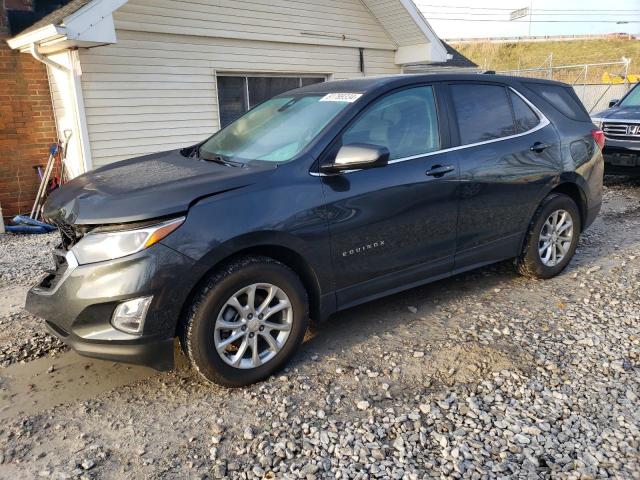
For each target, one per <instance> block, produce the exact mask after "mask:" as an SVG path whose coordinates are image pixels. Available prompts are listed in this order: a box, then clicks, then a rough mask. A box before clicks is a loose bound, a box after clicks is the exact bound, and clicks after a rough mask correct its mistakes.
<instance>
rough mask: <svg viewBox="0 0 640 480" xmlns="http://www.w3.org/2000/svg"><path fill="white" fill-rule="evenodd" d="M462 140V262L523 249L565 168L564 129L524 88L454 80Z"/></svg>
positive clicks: (478, 262)
mask: <svg viewBox="0 0 640 480" xmlns="http://www.w3.org/2000/svg"><path fill="white" fill-rule="evenodd" d="M449 92H450V99H451V102H452V111H453V115H454V117H455V122H454V123H455V124H456V125H457V127H458V128H457V132H455V136H456V137H457V138H456V141H457V143H458V145H459V147H458V149H457V152H458V155H459V165H460V176H459V180H460V189H459V198H460V204H459V205H460V211H459V219H458V237H457V252H456V258H455V269H465V268H469V267H470V266H479V265H482V264H486V263H491V262H495V261H498V260H501V259H504V258H510V257H513V256H516V255H517V254H518V253H519V249H520V246H521V242H522V238H523V234H524V232H525V231H526V229H527V228H528V225H529V222H530V220H531V218H530V217H531V212H532V211H533V210H535V208H536V205H537V203H538V202H539V200H540V195H541V192H542V191H544V189H545V185H547V184H549V183H550V182H551V181H552V180H553V179H554V178H555V177H556V176H558V175H559V174H560V172H561V171H562V162H561V153H560V143H559V137H558V134H557V132H556V130H555V128H554V127H553V126H552V125H551V124H550V123H549V121H548V119H547V118H546V117H545V116H544V115H543V114H542V113H541V112H540V111H539V110H538V109H537V108H536V107H535V106H534V105H533V104H532V103H531V102H530V101H529V100H528V99H526V97H524V96H523V95H522V94H521V93H520V92H518V91H517V90H515V89H513V88H511V87H508V86H506V85H502V84H492V83H479V82H478V83H470V82H469V83H455V84H450V85H449Z"/></svg>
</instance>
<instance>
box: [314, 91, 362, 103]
mask: <svg viewBox="0 0 640 480" xmlns="http://www.w3.org/2000/svg"><path fill="white" fill-rule="evenodd" d="M361 96H362V94H361V93H344V92H341V93H327V94H326V95H325V96H324V97H322V98H321V99H320V101H321V102H348V103H353V102H355V101H356V100H357V99H359V98H360V97H361Z"/></svg>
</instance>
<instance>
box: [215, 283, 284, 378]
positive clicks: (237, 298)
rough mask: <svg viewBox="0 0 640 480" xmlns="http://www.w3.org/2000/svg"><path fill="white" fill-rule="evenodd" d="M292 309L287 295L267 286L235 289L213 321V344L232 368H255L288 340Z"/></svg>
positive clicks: (274, 353)
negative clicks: (214, 321)
mask: <svg viewBox="0 0 640 480" xmlns="http://www.w3.org/2000/svg"><path fill="white" fill-rule="evenodd" d="M292 322H293V308H292V306H291V301H290V300H289V297H288V296H287V294H286V293H285V292H284V291H283V290H282V289H281V288H279V287H277V286H276V285H272V284H270V283H254V284H251V285H248V286H247V287H244V288H242V289H240V290H238V291H237V292H236V293H234V294H233V295H232V296H231V297H230V298H229V299H228V300H227V301H226V302H225V304H224V306H223V307H222V309H221V310H220V312H219V314H218V318H217V319H216V324H215V329H214V344H215V347H216V351H217V352H218V354H219V355H220V357H221V358H222V359H223V360H224V361H225V362H226V363H227V364H229V365H231V366H232V367H235V368H241V369H248V368H257V367H259V366H261V365H264V364H265V363H267V362H268V361H270V360H271V359H273V358H274V357H275V356H276V355H277V354H278V352H279V351H280V350H281V349H282V347H283V346H284V344H285V343H286V341H287V338H289V333H290V332H291V326H292Z"/></svg>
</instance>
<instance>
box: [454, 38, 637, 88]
mask: <svg viewBox="0 0 640 480" xmlns="http://www.w3.org/2000/svg"><path fill="white" fill-rule="evenodd" d="M452 45H453V47H454V48H456V49H457V50H458V51H459V52H460V53H462V54H463V55H464V56H466V57H468V58H469V59H471V60H473V61H474V62H475V63H477V64H478V65H479V66H480V67H481V68H484V69H486V70H496V71H501V70H516V69H521V68H537V67H540V66H541V65H543V64H544V66H545V67H546V66H548V61H547V62H546V63H545V61H546V60H547V59H548V57H549V54H553V65H554V66H559V65H575V64H584V63H603V62H617V61H620V60H621V58H622V57H623V56H624V57H626V58H630V59H631V64H630V66H629V73H630V74H640V40H630V39H619V38H612V39H605V38H603V39H589V40H564V41H540V42H518V43H516V42H512V43H491V42H474V43H452ZM619 69H620V67H618V66H614V67H612V68H609V69H593V71H592V72H590V74H589V82H590V83H591V82H597V81H599V79H600V78H601V77H602V73H604V72H605V71H608V72H609V73H610V74H617V73H620V72H619ZM578 74H579V71H577V70H576V71H571V72H565V74H564V76H568V77H572V76H575V75H578ZM554 78H556V77H554ZM556 79H557V80H564V81H567V80H570V78H556Z"/></svg>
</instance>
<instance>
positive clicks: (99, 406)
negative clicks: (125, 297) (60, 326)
mask: <svg viewBox="0 0 640 480" xmlns="http://www.w3.org/2000/svg"><path fill="white" fill-rule="evenodd" d="M606 185H607V188H606V193H605V202H604V206H603V211H602V214H601V215H600V217H599V218H598V220H597V221H596V223H595V224H594V225H593V226H592V227H591V229H589V230H588V231H587V232H586V233H585V234H584V235H583V238H582V240H581V243H580V246H579V249H578V251H577V253H576V257H575V259H574V261H573V262H572V264H571V265H570V267H569V268H568V269H567V270H566V271H565V272H564V273H563V274H562V275H560V276H559V277H557V278H555V279H552V280H548V281H535V280H530V279H526V278H523V277H520V276H518V275H517V274H516V273H515V271H514V269H513V267H512V265H511V264H510V262H504V263H502V264H499V265H495V266H492V267H489V268H485V269H481V270H478V271H475V272H471V273H467V274H464V275H460V276H457V277H455V278H452V279H449V280H445V281H441V282H438V283H434V284H432V285H427V286H424V287H421V288H417V289H413V290H410V291H407V292H404V293H401V294H397V295H394V296H391V297H388V298H385V299H382V300H379V301H376V302H373V303H370V304H367V305H363V306H361V307H358V308H354V309H351V310H349V311H346V312H342V313H340V314H338V315H336V316H334V317H333V318H332V319H331V320H329V321H328V322H327V323H324V324H322V325H320V326H319V327H317V328H315V329H314V330H313V331H312V332H310V333H309V335H308V338H307V341H306V342H305V344H304V346H303V348H302V350H301V352H300V353H299V354H298V355H297V356H296V357H295V359H294V360H293V362H292V363H291V364H290V366H289V368H288V369H286V370H285V371H283V372H280V373H279V374H278V375H276V376H275V377H273V378H271V379H269V380H268V381H266V382H263V383H260V384H257V385H254V386H252V387H249V388H246V389H236V390H229V389H225V388H221V387H218V386H212V385H209V384H206V383H204V382H203V381H202V380H201V379H200V378H199V377H198V376H197V375H196V374H194V372H192V371H191V370H190V369H189V368H188V367H187V366H186V364H185V362H184V360H183V359H179V361H178V367H177V368H176V369H175V370H174V371H172V372H169V373H158V372H154V371H153V370H150V369H147V368H142V367H132V366H126V365H119V364H114V363H112V362H104V361H99V360H90V359H85V358H83V357H80V356H78V355H76V354H75V353H73V352H70V351H68V350H67V349H66V348H65V347H64V346H62V345H61V344H60V343H59V342H57V341H56V340H54V339H53V338H52V337H49V336H48V335H47V334H46V333H44V328H43V326H42V322H41V321H40V320H39V319H36V318H33V317H31V316H30V315H29V314H27V313H26V312H24V310H23V309H22V307H21V305H22V302H23V299H24V295H25V292H26V289H27V286H28V285H29V284H30V283H31V282H32V281H33V279H34V278H37V276H38V275H39V274H40V272H41V271H42V270H43V269H44V268H46V266H47V258H46V255H45V254H43V253H42V252H43V250H44V249H46V248H50V246H51V244H52V242H54V241H55V237H52V236H46V237H39V238H37V239H29V240H28V241H26V242H22V241H21V240H23V239H24V237H22V238H20V237H9V236H4V237H0V259H1V260H0V365H2V367H0V478H7V479H20V478H34V477H43V478H113V479H115V478H225V477H229V478H308V479H310V480H311V479H314V478H398V479H400V478H407V479H417V478H433V477H441V478H508V477H519V478H550V477H553V478H607V477H614V478H640V407H639V406H638V405H639V400H638V397H639V396H640V180H633V179H625V178H622V177H618V178H607V179H606ZM8 256H11V258H8Z"/></svg>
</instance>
